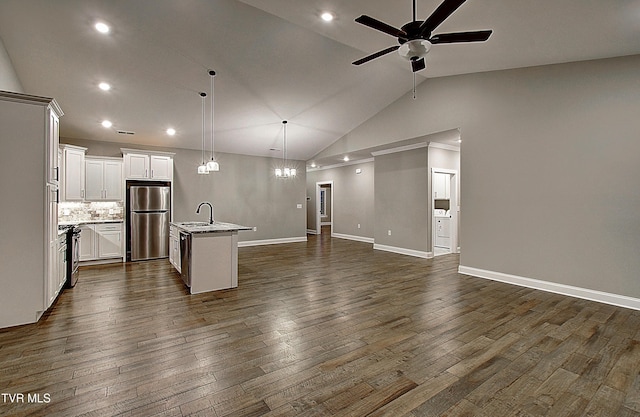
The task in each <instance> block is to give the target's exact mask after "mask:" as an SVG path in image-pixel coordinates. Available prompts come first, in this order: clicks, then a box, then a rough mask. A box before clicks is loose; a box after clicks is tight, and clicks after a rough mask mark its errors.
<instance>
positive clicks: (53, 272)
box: [45, 234, 67, 307]
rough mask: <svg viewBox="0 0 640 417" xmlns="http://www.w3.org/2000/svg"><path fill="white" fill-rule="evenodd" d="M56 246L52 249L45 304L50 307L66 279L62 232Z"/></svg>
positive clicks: (65, 245) (64, 242)
mask: <svg viewBox="0 0 640 417" xmlns="http://www.w3.org/2000/svg"><path fill="white" fill-rule="evenodd" d="M56 244H57V247H56V248H54V249H55V250H53V251H52V254H51V256H52V257H53V258H54V259H52V261H51V266H52V268H51V269H50V270H49V274H48V281H47V292H46V300H45V304H46V306H47V307H50V306H51V304H53V302H54V301H55V299H56V297H57V296H58V294H60V291H62V288H63V287H64V284H65V282H66V280H67V236H66V234H62V235H60V236H59V237H58V240H57V242H56Z"/></svg>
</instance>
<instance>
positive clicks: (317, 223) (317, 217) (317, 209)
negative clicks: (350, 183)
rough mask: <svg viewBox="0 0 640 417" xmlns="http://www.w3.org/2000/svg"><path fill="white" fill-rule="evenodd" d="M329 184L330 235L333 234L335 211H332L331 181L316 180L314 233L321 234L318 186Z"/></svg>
mask: <svg viewBox="0 0 640 417" xmlns="http://www.w3.org/2000/svg"><path fill="white" fill-rule="evenodd" d="M327 184H328V185H330V186H331V235H333V223H334V222H335V212H334V211H333V200H334V198H333V196H334V192H333V181H318V182H316V234H317V235H319V234H322V225H321V224H320V223H321V218H320V188H321V186H323V185H327Z"/></svg>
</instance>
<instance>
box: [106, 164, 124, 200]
mask: <svg viewBox="0 0 640 417" xmlns="http://www.w3.org/2000/svg"><path fill="white" fill-rule="evenodd" d="M103 173H104V176H103V178H104V199H105V200H111V201H122V194H123V192H122V188H123V187H124V185H123V183H122V162H119V161H104V171H103Z"/></svg>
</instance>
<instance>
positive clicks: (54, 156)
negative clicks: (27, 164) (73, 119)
mask: <svg viewBox="0 0 640 417" xmlns="http://www.w3.org/2000/svg"><path fill="white" fill-rule="evenodd" d="M47 113H48V115H47V116H48V117H47V131H48V134H47V137H48V138H49V140H47V141H46V145H47V157H48V162H47V173H48V178H47V182H49V183H50V184H56V185H58V182H59V181H60V167H59V166H58V145H59V144H60V116H62V110H61V109H60V107H58V104H57V103H56V102H55V101H51V103H50V104H49V106H48V111H47Z"/></svg>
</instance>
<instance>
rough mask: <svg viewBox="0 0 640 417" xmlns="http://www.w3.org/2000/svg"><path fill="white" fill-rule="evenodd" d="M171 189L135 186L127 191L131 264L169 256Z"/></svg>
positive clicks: (155, 186)
mask: <svg viewBox="0 0 640 417" xmlns="http://www.w3.org/2000/svg"><path fill="white" fill-rule="evenodd" d="M170 210H171V188H170V187H166V186H157V185H148V186H147V185H136V186H131V187H130V188H129V222H130V225H131V229H130V236H131V260H132V261H140V260H144V259H156V258H166V257H167V256H169V220H170V218H171V211H170Z"/></svg>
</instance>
